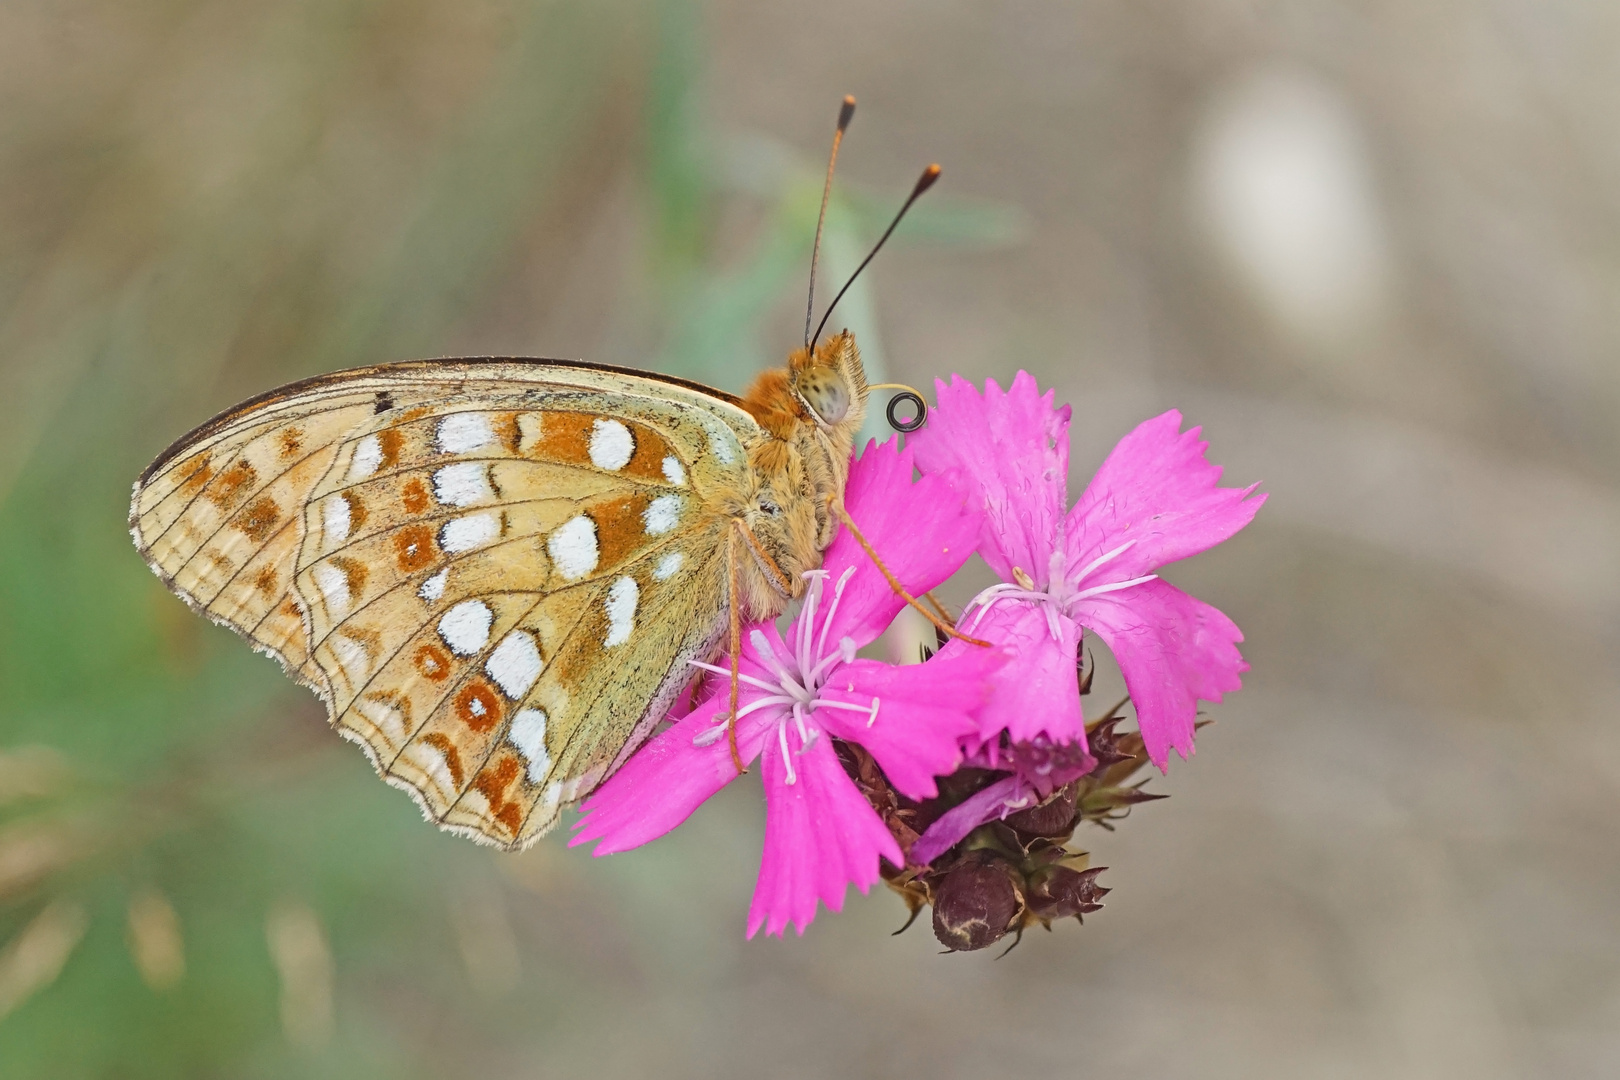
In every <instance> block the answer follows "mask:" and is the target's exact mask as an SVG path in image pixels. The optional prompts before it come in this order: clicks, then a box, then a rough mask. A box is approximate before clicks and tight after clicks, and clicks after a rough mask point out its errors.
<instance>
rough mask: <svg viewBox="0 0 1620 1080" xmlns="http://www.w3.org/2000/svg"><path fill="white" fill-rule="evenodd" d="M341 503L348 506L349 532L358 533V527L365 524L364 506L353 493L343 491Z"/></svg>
mask: <svg viewBox="0 0 1620 1080" xmlns="http://www.w3.org/2000/svg"><path fill="white" fill-rule="evenodd" d="M343 501H344V502H346V503H348V504H349V531H350V532H351V533H357V532H359V531H360V526H362V525H364V524H365V523H366V504H365V502H364V501H363V500H362V499H361V498H360V496H359V495H357V494H356V493H355V492H353V491H345V492H344V493H343Z"/></svg>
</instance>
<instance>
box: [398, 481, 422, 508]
mask: <svg viewBox="0 0 1620 1080" xmlns="http://www.w3.org/2000/svg"><path fill="white" fill-rule="evenodd" d="M400 498H401V501H402V502H404V504H405V512H406V513H407V514H420V513H421V512H422V511H423V510H426V509H427V504H428V489H427V485H426V484H424V483H422V479H421V477H417V476H413V477H411V478H410V479H409V480H407V481H405V487H404V489H403V490H402V491H401V492H400Z"/></svg>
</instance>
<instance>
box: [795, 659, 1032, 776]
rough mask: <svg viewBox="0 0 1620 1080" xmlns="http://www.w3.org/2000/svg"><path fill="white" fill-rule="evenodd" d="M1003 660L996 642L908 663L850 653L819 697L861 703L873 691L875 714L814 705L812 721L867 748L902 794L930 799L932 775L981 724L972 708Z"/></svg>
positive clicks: (945, 769)
mask: <svg viewBox="0 0 1620 1080" xmlns="http://www.w3.org/2000/svg"><path fill="white" fill-rule="evenodd" d="M1007 659H1008V655H1007V654H1006V653H1004V652H1003V651H1002V650H1000V649H984V648H979V647H976V646H970V647H969V649H968V651H965V652H963V653H961V654H960V655H959V656H956V657H943V656H936V657H935V658H933V659H932V660H929V661H928V662H927V663H926V664H911V665H908V666H906V667H893V666H891V665H889V664H883V663H879V662H878V661H876V660H856V661H855V662H854V663H852V664H845V665H843V666H842V667H840V668H839V669H838V670H837V671H836V672H834V674H833V677H832V679H831V680H829V682H828V683H827V685H826V686H824V687H823V688H822V690H821V693H820V695H819V696H820V697H822V698H826V699H830V700H833V701H842V702H848V703H849V704H852V705H858V706H860V707H862V708H866V707H868V706H869V705H870V704H871V703H872V700H873V699H874V698H875V699H877V700H878V701H879V706H878V712H877V718H876V719H875V720H871V718H870V717H868V716H867V715H865V714H863V713H856V712H850V711H847V710H844V709H827V708H823V709H817V710H816V723H817V725H818V726H820V727H823V728H825V729H826V730H827V732H828V734H831V735H834V736H836V737H838V738H840V739H843V740H845V741H846V742H855V743H860V744H861V745H862V746H864V747H866V749H867V750H869V751H871V753H872V756H873V757H874V758H876V759H877V763H878V764H879V765H880V766H882V768H883V772H884V773H885V774H886V775H887V776H888V778H889V782H890V783H892V784H893V785H894V787H895V789H896V790H898V791H899V792H901V793H902V794H904V795H906V796H908V797H910V798H913V799H929V798H933V797H934V795H936V794H937V793H938V791H937V789H936V788H935V786H934V777H936V776H944V775H945V774H947V773H950V772H952V771H954V770H955V768H956V767H957V766H958V765H959V764H961V762H962V750H961V745H960V744H961V739H962V736H964V735H971V734H973V733H974V732H976V731H978V729H979V725H978V722H977V721H976V720H974V718H973V714H972V713H973V710H974V709H975V708H976V707H977V706H978V705H979V704H980V703H981V702H982V701H984V699H985V698H986V697H987V696H988V695H989V692H990V683H989V681H988V677H989V676H990V674H991V673H992V672H994V671H995V670H996V669H997V668H999V667H1000V666H1001V665H1002V664H1004V663H1006V662H1007ZM869 720H870V723H868V721H869Z"/></svg>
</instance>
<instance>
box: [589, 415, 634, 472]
mask: <svg viewBox="0 0 1620 1080" xmlns="http://www.w3.org/2000/svg"><path fill="white" fill-rule="evenodd" d="M590 451H591V464H592V465H595V466H596V467H597V468H598V469H606V470H608V471H609V472H617V471H619V470H620V469H622V468H624V467H625V466H626V465H628V464H630V455H631V454H633V453H635V452H636V440H635V437H634V436H632V435H631V434H630V429H629V428H627V427H625V426H624V425H623V424H621V423H619V422H618V421H617V420H598V421H596V422H595V423H594V424H592V425H591V446H590Z"/></svg>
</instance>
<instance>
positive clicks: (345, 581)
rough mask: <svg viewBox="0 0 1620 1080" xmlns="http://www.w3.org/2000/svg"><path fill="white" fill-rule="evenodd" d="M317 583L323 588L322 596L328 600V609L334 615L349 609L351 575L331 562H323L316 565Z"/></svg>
mask: <svg viewBox="0 0 1620 1080" xmlns="http://www.w3.org/2000/svg"><path fill="white" fill-rule="evenodd" d="M314 576H315V584H316V586H317V587H319V588H320V590H321V598H322V599H324V600H325V601H326V610H327V611H329V612H331V613H332V614H334V615H341V614H343V613H344V612H345V611H348V610H349V604H350V603H351V601H350V599H349V576H348V575H347V574H345V573H344V572H343V571H342V570H339V569H338V568H337V567H335V566H333V565H332V564H331V563H321V564H320V565H319V566H317V567H315V572H314Z"/></svg>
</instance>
